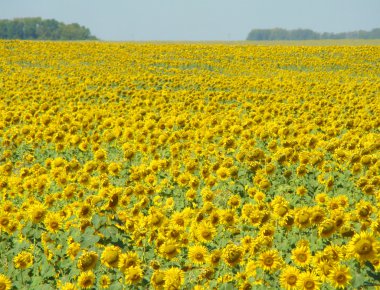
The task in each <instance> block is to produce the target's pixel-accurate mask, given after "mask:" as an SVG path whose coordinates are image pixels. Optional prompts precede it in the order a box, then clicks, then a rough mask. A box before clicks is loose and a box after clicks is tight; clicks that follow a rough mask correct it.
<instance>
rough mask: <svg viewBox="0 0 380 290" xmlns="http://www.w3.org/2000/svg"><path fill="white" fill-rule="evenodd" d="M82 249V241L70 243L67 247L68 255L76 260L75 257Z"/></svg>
mask: <svg viewBox="0 0 380 290" xmlns="http://www.w3.org/2000/svg"><path fill="white" fill-rule="evenodd" d="M79 251H80V243H76V242H73V243H70V244H69V246H68V247H67V255H69V257H70V259H71V260H74V259H75V257H76V256H77V255H78V253H79Z"/></svg>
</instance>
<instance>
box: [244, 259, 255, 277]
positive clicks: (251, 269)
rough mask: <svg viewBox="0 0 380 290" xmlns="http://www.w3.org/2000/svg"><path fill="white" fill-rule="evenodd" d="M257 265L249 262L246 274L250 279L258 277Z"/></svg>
mask: <svg viewBox="0 0 380 290" xmlns="http://www.w3.org/2000/svg"><path fill="white" fill-rule="evenodd" d="M256 269H257V263H256V262H255V261H249V262H248V263H247V264H246V266H245V273H246V274H247V276H248V277H256V274H257V271H256Z"/></svg>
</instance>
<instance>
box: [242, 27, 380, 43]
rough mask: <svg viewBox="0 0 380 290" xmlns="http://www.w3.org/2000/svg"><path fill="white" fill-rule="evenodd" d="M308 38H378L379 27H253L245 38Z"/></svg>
mask: <svg viewBox="0 0 380 290" xmlns="http://www.w3.org/2000/svg"><path fill="white" fill-rule="evenodd" d="M309 39H380V28H375V29H372V30H371V31H364V30H359V31H352V32H342V33H328V32H324V33H318V32H315V31H313V30H310V29H295V30H286V29H283V28H273V29H253V30H251V32H250V33H249V34H248V37H247V40H309Z"/></svg>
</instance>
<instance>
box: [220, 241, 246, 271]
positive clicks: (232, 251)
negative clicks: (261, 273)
mask: <svg viewBox="0 0 380 290" xmlns="http://www.w3.org/2000/svg"><path fill="white" fill-rule="evenodd" d="M243 255H244V251H243V248H242V247H240V246H237V245H234V244H228V245H227V246H226V247H225V248H224V249H223V260H224V262H225V263H226V264H227V265H228V266H230V267H234V266H235V265H237V264H239V263H240V262H241V261H242V259H243Z"/></svg>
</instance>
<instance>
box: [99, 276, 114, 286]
mask: <svg viewBox="0 0 380 290" xmlns="http://www.w3.org/2000/svg"><path fill="white" fill-rule="evenodd" d="M110 285H111V279H110V277H109V276H108V275H102V276H101V277H100V280H99V286H100V289H108V288H109V287H110Z"/></svg>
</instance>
